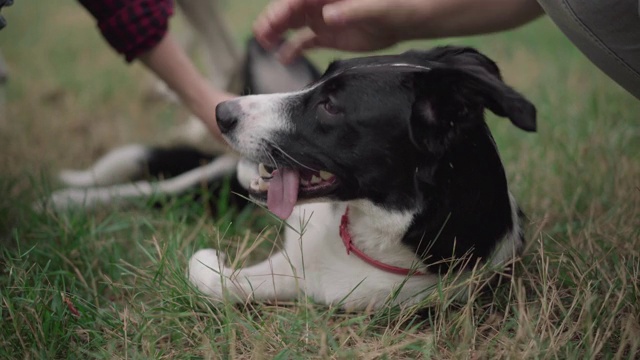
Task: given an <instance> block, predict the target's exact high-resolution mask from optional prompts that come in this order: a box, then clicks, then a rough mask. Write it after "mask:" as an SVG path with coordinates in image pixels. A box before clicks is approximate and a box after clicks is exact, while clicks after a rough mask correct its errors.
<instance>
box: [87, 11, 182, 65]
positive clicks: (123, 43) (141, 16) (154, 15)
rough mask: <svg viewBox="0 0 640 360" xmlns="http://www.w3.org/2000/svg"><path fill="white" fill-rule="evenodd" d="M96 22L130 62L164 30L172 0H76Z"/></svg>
mask: <svg viewBox="0 0 640 360" xmlns="http://www.w3.org/2000/svg"><path fill="white" fill-rule="evenodd" d="M79 1H80V4H82V6H84V7H85V8H86V9H87V10H88V11H89V12H90V13H91V14H92V15H93V17H95V18H96V20H97V21H98V28H100V31H101V32H102V36H104V38H105V39H106V40H107V42H108V43H109V44H110V45H111V47H113V48H114V49H115V50H116V51H117V52H118V53H120V54H123V55H124V57H125V59H126V60H127V62H131V61H132V60H134V59H135V58H136V57H138V56H139V55H140V54H142V53H144V52H146V51H148V50H150V49H151V48H153V47H154V46H155V45H157V44H158V43H159V42H160V40H162V38H163V37H164V35H165V34H166V33H167V30H168V28H169V17H170V16H171V15H173V0H79Z"/></svg>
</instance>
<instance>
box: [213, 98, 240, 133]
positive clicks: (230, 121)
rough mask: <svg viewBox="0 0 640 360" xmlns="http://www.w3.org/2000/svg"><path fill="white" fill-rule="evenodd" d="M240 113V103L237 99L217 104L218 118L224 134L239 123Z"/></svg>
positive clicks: (219, 126)
mask: <svg viewBox="0 0 640 360" xmlns="http://www.w3.org/2000/svg"><path fill="white" fill-rule="evenodd" d="M239 115H240V105H239V104H238V102H237V101H235V100H228V101H224V102H221V103H220V104H218V106H216V119H217V121H218V128H220V131H221V132H222V133H223V134H227V133H229V132H230V131H232V130H233V129H234V128H235V127H236V125H238V116H239Z"/></svg>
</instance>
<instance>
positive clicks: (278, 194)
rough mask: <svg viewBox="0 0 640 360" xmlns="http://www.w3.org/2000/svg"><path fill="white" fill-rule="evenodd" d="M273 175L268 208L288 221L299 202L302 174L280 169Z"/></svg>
mask: <svg viewBox="0 0 640 360" xmlns="http://www.w3.org/2000/svg"><path fill="white" fill-rule="evenodd" d="M272 175H273V178H271V180H270V181H269V191H268V192H267V207H269V210H270V211H271V212H272V213H274V214H275V215H276V216H277V217H279V218H280V219H282V220H286V219H287V218H288V217H289V215H291V213H292V212H293V206H294V205H295V204H296V201H298V185H299V184H300V174H298V172H297V171H296V170H292V169H278V170H275V171H274V172H273V174H272Z"/></svg>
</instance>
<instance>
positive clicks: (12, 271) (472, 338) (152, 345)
mask: <svg viewBox="0 0 640 360" xmlns="http://www.w3.org/2000/svg"><path fill="white" fill-rule="evenodd" d="M263 3H264V1H261V2H256V1H254V0H243V1H233V2H231V1H229V9H228V10H229V18H230V22H231V23H232V24H234V26H235V27H236V29H235V30H236V31H237V34H238V39H241V38H243V37H245V36H247V35H248V29H249V25H250V23H251V21H252V19H253V17H254V14H256V13H257V12H258V11H259V10H260V8H261V7H262V4H263ZM3 13H4V14H5V15H6V17H7V18H8V20H9V26H8V28H6V29H5V30H3V31H1V32H0V50H1V51H2V52H3V54H4V56H5V58H6V61H7V63H8V65H9V68H10V71H11V73H10V76H11V80H10V83H9V84H8V85H7V86H6V87H5V88H4V89H2V91H3V92H4V95H5V97H6V103H5V105H1V103H0V144H2V145H1V149H2V151H1V152H0V166H1V169H2V172H1V174H0V241H1V243H2V246H1V248H0V249H1V255H0V298H1V300H0V317H1V318H2V320H1V322H0V358H16V359H25V358H47V359H49V358H131V359H135V358H141V359H146V358H257V359H259V358H278V359H290V358H367V359H368V358H372V359H373V358H389V359H401V358H421V357H422V358H443V359H448V358H471V359H483V358H515V359H520V358H562V359H565V358H566V359H587V358H620V359H625V358H638V357H639V356H640V299H639V297H640V281H639V276H640V215H639V213H640V180H639V179H640V156H639V155H638V154H640V141H639V140H640V119H639V114H640V111H639V110H640V106H639V103H638V102H637V101H636V100H634V99H633V98H632V97H631V96H629V95H628V94H626V93H625V92H624V91H623V90H621V89H620V88H618V87H617V86H616V85H615V84H612V83H611V81H609V80H608V79H607V78H606V77H605V76H603V75H602V74H601V73H600V72H599V71H598V70H597V69H596V68H595V67H594V66H592V65H591V64H590V63H589V62H588V61H587V60H585V59H584V58H583V57H582V56H581V55H580V53H579V52H578V51H577V50H576V49H575V48H574V47H573V46H572V45H571V44H570V43H569V42H567V41H566V40H565V39H564V38H563V36H562V35H561V34H560V33H559V32H558V31H557V30H555V28H554V27H553V25H551V24H550V22H549V21H547V20H541V21H538V22H536V23H534V24H532V25H530V26H527V27H525V28H523V29H520V30H518V31H515V32H511V33H506V34H501V35H494V36H485V37H475V38H470V39H457V40H455V41H447V42H455V43H458V44H471V45H473V46H476V47H478V48H480V49H481V50H482V51H484V52H486V53H488V54H490V55H491V56H492V57H493V58H495V59H496V60H497V61H498V63H499V64H500V65H501V67H502V69H503V72H504V74H505V77H506V79H507V81H508V82H509V83H511V84H513V85H514V86H515V87H516V88H518V89H519V90H521V91H522V92H523V93H524V94H526V95H527V96H528V97H529V98H530V99H531V100H532V101H533V102H534V103H535V104H536V105H537V107H538V110H539V131H538V134H537V135H530V134H524V133H523V132H521V131H518V130H517V129H516V128H514V127H513V126H511V125H510V124H509V123H508V121H505V120H503V119H497V118H493V117H492V118H491V119H490V120H489V121H490V125H491V127H492V129H493V131H494V134H495V135H496V140H497V142H498V145H499V147H500V149H501V153H502V156H503V159H504V161H505V167H506V169H507V172H508V174H509V179H510V183H511V187H512V189H513V191H514V192H515V195H516V197H517V198H518V199H519V200H520V203H521V205H522V206H523V208H524V210H525V211H526V212H527V214H528V215H529V218H530V223H529V234H528V243H529V246H528V250H527V253H526V255H525V256H524V258H523V259H522V261H521V263H520V264H518V266H517V268H516V271H515V277H514V279H513V280H512V281H511V283H510V284H507V285H505V286H503V287H501V288H499V289H498V291H497V293H496V294H495V296H494V297H493V298H488V299H487V298H482V299H477V300H476V301H469V302H468V303H465V304H461V305H455V306H454V305H449V304H448V302H445V303H442V302H437V303H436V305H435V306H434V308H433V309H434V310H435V311H431V312H429V313H426V314H424V313H423V314H422V316H417V315H416V314H414V311H413V310H402V311H400V310H398V309H388V310H385V311H380V312H376V313H373V314H362V313H359V314H343V313H340V312H337V311H335V310H334V309H329V308H326V307H322V306H316V305H313V304H311V303H310V302H309V301H307V300H303V301H300V302H299V303H297V304H292V305H289V306H282V305H281V306H272V305H268V304H253V305H248V306H246V307H233V306H229V305H224V304H223V305H216V306H212V305H211V304H210V303H208V302H207V301H206V299H205V298H203V297H202V296H201V295H199V294H198V293H197V292H195V291H193V290H192V289H191V288H190V287H189V285H188V284H187V283H186V281H185V278H184V270H185V267H186V262H187V259H188V257H189V255H190V254H191V253H193V252H194V251H195V249H200V248H203V247H211V246H212V245H213V244H215V243H216V242H218V241H223V242H227V243H229V244H232V245H234V246H236V247H238V248H239V250H238V252H239V253H243V252H245V250H246V249H247V248H248V247H249V246H250V244H252V243H253V241H254V240H255V239H258V242H262V243H264V244H263V245H260V246H257V249H256V251H254V252H253V253H252V255H251V256H253V257H254V258H257V257H260V256H265V255H266V252H267V251H268V250H269V246H268V243H269V241H270V240H269V239H273V238H274V237H275V234H276V233H277V226H278V225H277V224H275V225H274V224H273V223H269V222H268V221H265V220H264V218H263V217H260V216H256V215H255V214H253V213H243V214H227V216H226V217H223V218H221V219H211V218H210V217H208V216H207V208H206V206H204V205H203V204H200V203H191V202H189V201H187V200H186V199H177V200H167V203H166V206H164V207H163V208H161V209H152V208H151V207H150V206H149V205H148V204H146V203H140V204H138V205H137V206H134V207H132V208H128V209H118V210H114V209H108V208H107V209H101V210H98V211H96V212H92V213H85V212H70V213H65V214H46V215H41V214H36V213H33V212H32V211H31V210H30V208H29V204H30V202H31V201H32V200H33V199H35V198H37V197H39V196H41V195H42V194H46V193H47V192H48V191H49V190H50V189H51V188H52V187H55V186H57V185H56V184H55V181H54V180H52V179H53V176H54V174H55V173H56V171H58V170H59V169H61V168H65V167H72V168H78V167H83V166H86V165H88V164H90V163H91V161H92V160H94V159H96V157H97V156H99V155H101V154H102V153H104V152H105V151H106V150H107V149H109V148H111V147H113V146H116V145H121V144H126V143H129V142H133V141H142V142H152V141H154V139H159V138H162V137H163V136H164V135H166V132H167V130H168V128H169V127H170V126H171V125H174V124H176V123H179V122H180V121H183V120H184V118H185V112H184V111H183V110H181V109H179V108H177V107H176V106H173V105H169V104H165V103H157V102H148V101H146V100H145V91H146V89H147V85H148V81H147V77H146V74H145V72H144V71H143V70H142V69H141V68H140V67H139V66H138V65H133V66H130V67H127V66H125V65H124V64H123V62H122V60H120V59H119V58H117V57H116V56H115V55H114V54H113V53H112V52H111V51H110V50H109V49H108V48H107V46H106V45H105V44H104V42H103V41H102V40H101V39H100V36H99V34H98V33H97V31H95V29H94V27H93V24H92V22H91V20H90V18H89V17H88V16H87V15H86V14H85V13H84V12H83V10H82V9H80V8H79V7H78V6H77V5H76V3H75V2H59V1H56V2H53V1H51V2H48V1H47V2H39V3H38V4H37V5H36V4H35V3H34V4H31V3H30V2H24V1H23V2H20V1H18V2H16V4H15V5H14V6H13V7H12V8H8V9H6V10H3ZM433 44H434V43H419V42H418V43H410V44H406V45H405V46H403V47H428V46H432V45H433ZM393 51H398V49H394V50H393ZM335 56H338V55H337V54H332V53H327V52H319V53H316V54H314V60H315V61H317V63H318V64H320V65H324V64H326V62H327V61H328V60H329V59H331V58H332V57H335ZM342 56H344V55H342ZM439 300H442V299H439Z"/></svg>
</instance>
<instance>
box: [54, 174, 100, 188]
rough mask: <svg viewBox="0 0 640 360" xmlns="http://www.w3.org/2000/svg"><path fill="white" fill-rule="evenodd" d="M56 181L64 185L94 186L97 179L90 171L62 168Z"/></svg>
mask: <svg viewBox="0 0 640 360" xmlns="http://www.w3.org/2000/svg"><path fill="white" fill-rule="evenodd" d="M58 181H60V183H62V184H63V185H64V186H66V187H78V188H86V187H90V186H95V185H96V183H97V181H96V178H95V175H94V174H93V173H92V172H91V171H86V170H62V171H60V173H59V174H58Z"/></svg>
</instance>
